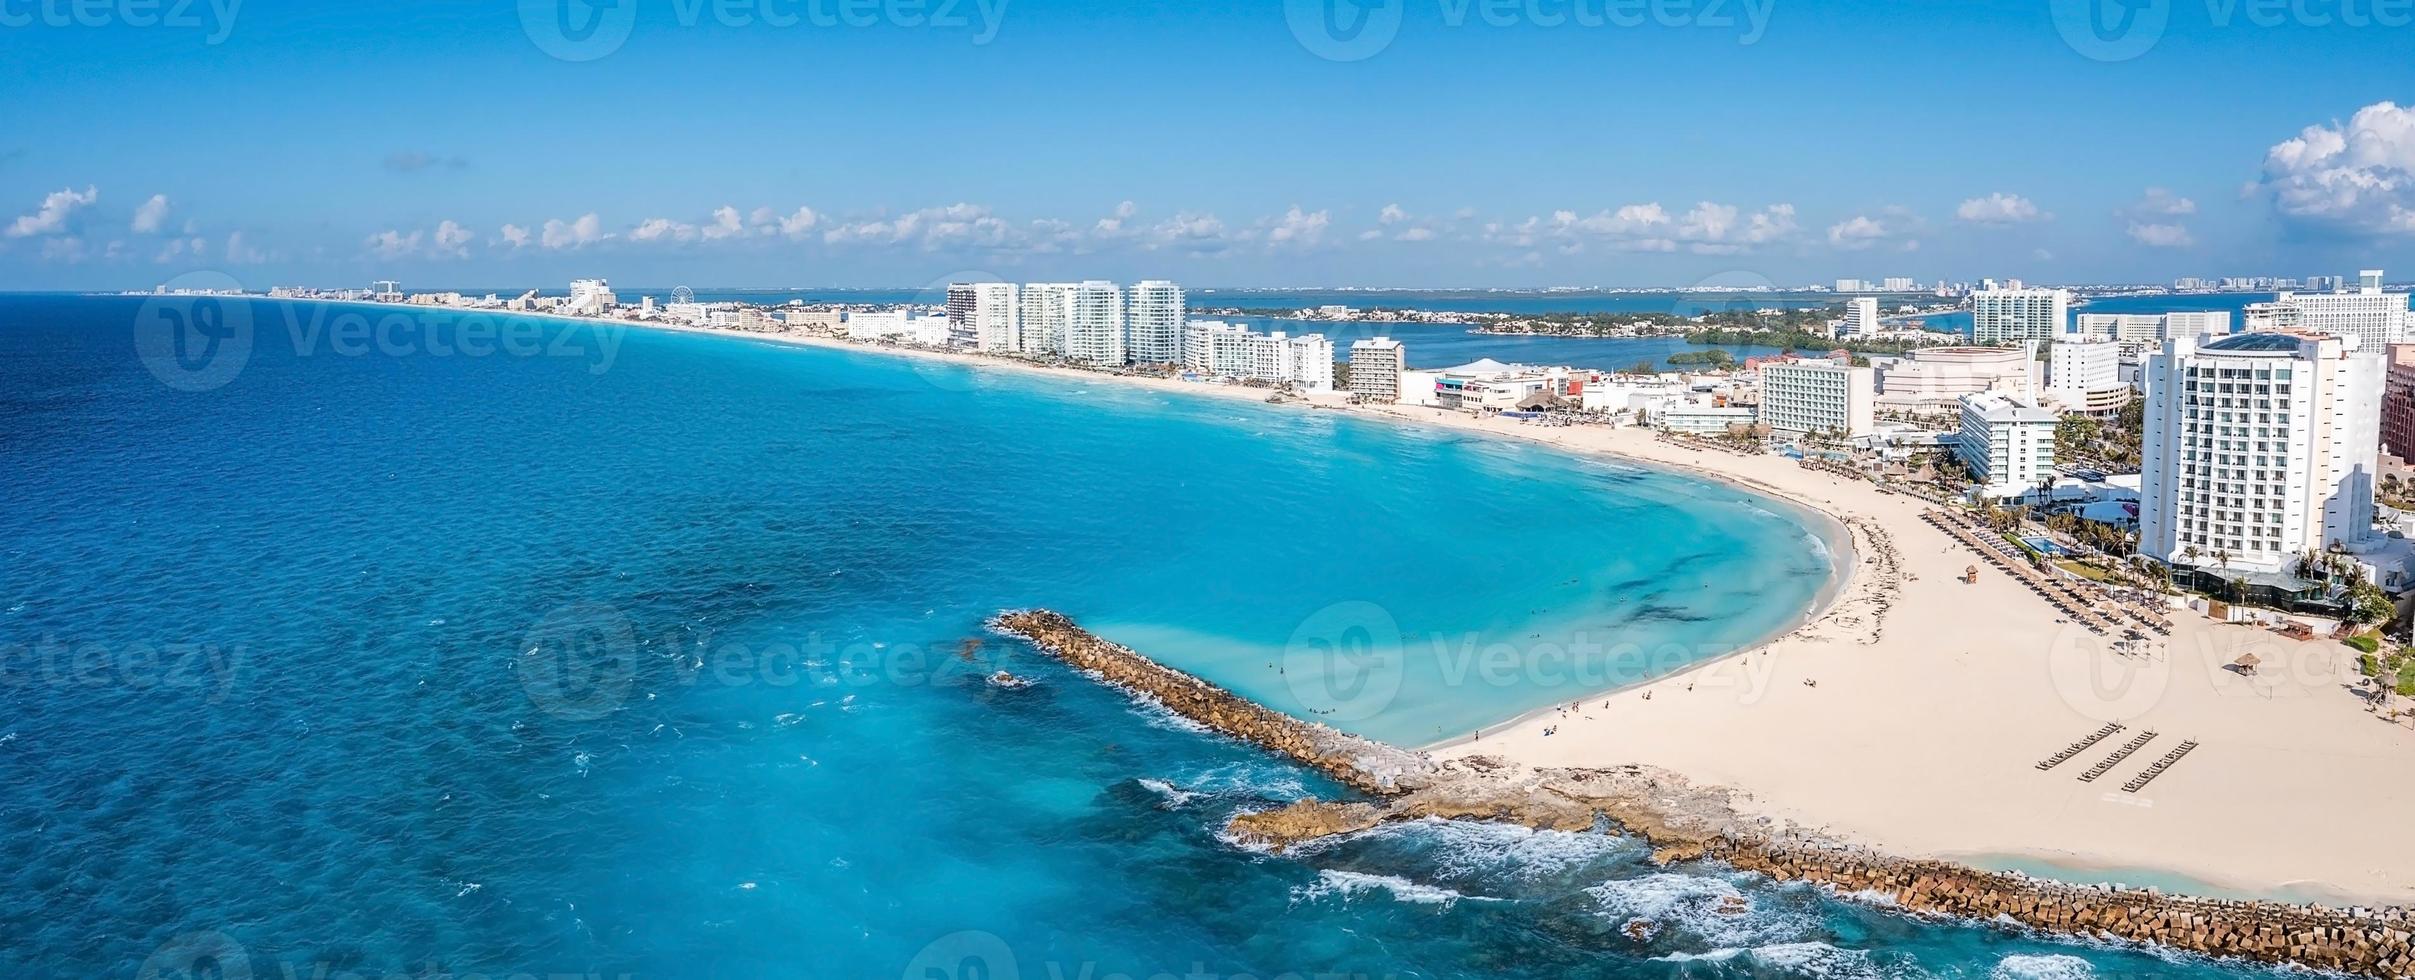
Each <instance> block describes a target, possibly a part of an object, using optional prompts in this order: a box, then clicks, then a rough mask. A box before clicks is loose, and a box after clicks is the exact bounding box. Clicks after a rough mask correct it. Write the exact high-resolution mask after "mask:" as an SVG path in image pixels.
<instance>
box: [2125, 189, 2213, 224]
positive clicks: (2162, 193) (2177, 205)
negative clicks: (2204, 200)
mask: <svg viewBox="0 0 2415 980" xmlns="http://www.w3.org/2000/svg"><path fill="white" fill-rule="evenodd" d="M2130 213H2132V214H2155V215H2163V216H2164V217H2168V218H2177V217H2181V216H2183V215H2191V214H2196V213H2197V202H2195V201H2192V200H2189V199H2188V198H2185V197H2181V196H2180V195H2177V194H2174V193H2172V192H2171V191H2167V190H2164V189H2163V188H2161V187H2149V188H2147V194H2146V196H2145V197H2142V198H2139V199H2138V203H2136V204H2133V205H2131V206H2130Z"/></svg>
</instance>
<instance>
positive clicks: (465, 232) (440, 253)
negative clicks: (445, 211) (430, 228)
mask: <svg viewBox="0 0 2415 980" xmlns="http://www.w3.org/2000/svg"><path fill="white" fill-rule="evenodd" d="M470 237H471V236H470V230H469V229H467V228H464V227H461V225H460V223H458V222H456V221H454V220H452V219H450V218H447V219H445V220H443V221H439V222H437V223H436V234H435V235H434V236H432V237H431V238H430V240H429V246H428V254H430V255H433V256H435V257H437V258H440V259H466V258H469V257H470Z"/></svg>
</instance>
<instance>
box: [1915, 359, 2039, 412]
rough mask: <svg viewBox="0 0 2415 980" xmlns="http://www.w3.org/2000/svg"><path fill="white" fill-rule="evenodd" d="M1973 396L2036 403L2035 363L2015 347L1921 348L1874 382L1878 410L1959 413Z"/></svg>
mask: <svg viewBox="0 0 2415 980" xmlns="http://www.w3.org/2000/svg"><path fill="white" fill-rule="evenodd" d="M1974 391H2001V392H2005V393H2007V394H2011V395H2014V396H2016V397H2019V398H2022V399H2025V400H2027V399H2034V398H2036V397H2037V361H2036V360H2035V359H2034V357H2033V356H2032V354H2031V353H2030V348H2029V345H2026V344H2024V345H2022V346H2020V347H1924V348H1921V349H1919V350H1915V351H1913V352H1911V353H1909V354H1906V355H1904V356H1903V357H1901V358H1898V359H1896V360H1895V362H1894V363H1892V364H1890V365H1888V367H1887V369H1886V371H1885V372H1884V373H1883V374H1882V375H1881V376H1880V378H1879V391H1878V401H1879V405H1880V407H1882V408H1885V409H1888V410H1890V411H1897V412H1908V413H1929V414H1939V413H1949V412H1958V411H1960V410H1961V409H1960V403H1959V399H1961V397H1962V396H1964V395H1967V394H1970V393H1972V392H1974Z"/></svg>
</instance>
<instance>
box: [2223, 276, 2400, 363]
mask: <svg viewBox="0 0 2415 980" xmlns="http://www.w3.org/2000/svg"><path fill="white" fill-rule="evenodd" d="M2381 281H2382V270H2380V269H2367V270H2365V271H2363V272H2361V273H2359V274H2358V275H2357V286H2356V289H2355V290H2354V291H2350V290H2345V289H2343V290H2340V291H2338V292H2330V293H2292V292H2282V293H2278V294H2276V295H2275V296H2274V297H2273V301H2272V302H2270V303H2257V304H2254V305H2252V306H2249V307H2248V308H2247V313H2246V320H2247V324H2248V329H2250V330H2260V331H2276V330H2309V331H2313V332H2315V333H2327V334H2330V335H2332V336H2334V337H2354V338H2356V339H2357V344H2358V350H2359V351H2361V352H2363V353H2366V354H2380V353H2382V352H2383V351H2385V350H2387V349H2388V348H2389V346H2390V345H2391V344H2397V343H2403V342H2405V341H2406V339H2407V317H2408V309H2407V294H2405V293H2385V292H2383V291H2382V288H2381Z"/></svg>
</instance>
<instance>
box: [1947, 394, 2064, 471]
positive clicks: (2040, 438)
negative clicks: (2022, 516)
mask: <svg viewBox="0 0 2415 980" xmlns="http://www.w3.org/2000/svg"><path fill="white" fill-rule="evenodd" d="M2060 420H2061V417H2060V416H2058V415H2056V414H2055V413H2053V412H2050V411H2047V410H2045V409H2043V408H2039V407H2037V406H2036V405H2032V404H2029V403H2028V402H2025V401H2021V400H2020V399H2017V398H2013V397H2010V396H2008V395H2005V394H2002V393H1999V392H1993V391H1982V392H1977V393H1975V394H1969V395H1964V396H1962V433H1961V436H1960V437H1959V438H1958V439H1956V440H1955V443H1954V452H1955V455H1957V456H1960V457H1961V458H1962V465H1964V466H1967V467H1969V468H1970V471H1971V482H1972V483H1974V484H1976V485H1977V487H1978V488H1979V492H1980V494H1982V495H1984V496H1988V497H1997V498H2002V497H2019V496H2023V495H2025V494H2027V493H2029V492H2030V491H2032V490H2036V489H2040V488H2044V487H2051V486H2053V485H2054V428H2055V424H2056V423H2057V422H2059V421H2060Z"/></svg>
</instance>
